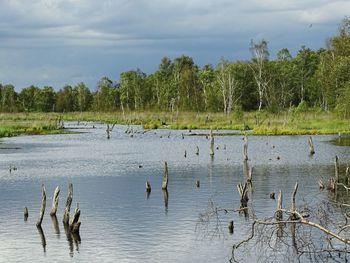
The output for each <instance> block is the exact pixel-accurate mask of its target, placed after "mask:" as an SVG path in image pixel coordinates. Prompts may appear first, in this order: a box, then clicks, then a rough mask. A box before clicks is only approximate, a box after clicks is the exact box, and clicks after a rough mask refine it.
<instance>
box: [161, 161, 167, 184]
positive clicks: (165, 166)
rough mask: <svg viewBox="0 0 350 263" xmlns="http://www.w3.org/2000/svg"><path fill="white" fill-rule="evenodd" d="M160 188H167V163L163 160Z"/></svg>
mask: <svg viewBox="0 0 350 263" xmlns="http://www.w3.org/2000/svg"><path fill="white" fill-rule="evenodd" d="M162 189H163V190H167V189H168V163H167V162H164V176H163V182H162Z"/></svg>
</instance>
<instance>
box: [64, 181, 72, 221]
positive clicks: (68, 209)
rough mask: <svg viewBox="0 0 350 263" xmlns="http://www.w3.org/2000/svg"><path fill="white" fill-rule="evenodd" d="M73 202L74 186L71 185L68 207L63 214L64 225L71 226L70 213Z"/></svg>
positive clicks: (69, 187)
mask: <svg viewBox="0 0 350 263" xmlns="http://www.w3.org/2000/svg"><path fill="white" fill-rule="evenodd" d="M72 201H73V184H72V183H70V184H69V186H68V196H67V201H66V206H65V208H64V213H63V224H65V225H69V212H70V207H71V205H72Z"/></svg>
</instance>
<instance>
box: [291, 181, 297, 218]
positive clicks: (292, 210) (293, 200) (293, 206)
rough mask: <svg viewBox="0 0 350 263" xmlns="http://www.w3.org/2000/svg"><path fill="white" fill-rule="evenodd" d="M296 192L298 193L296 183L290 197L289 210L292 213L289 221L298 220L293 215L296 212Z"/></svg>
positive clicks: (295, 215)
mask: <svg viewBox="0 0 350 263" xmlns="http://www.w3.org/2000/svg"><path fill="white" fill-rule="evenodd" d="M297 191H298V182H296V183H295V186H294V191H293V193H292V197H291V205H290V210H291V212H292V214H291V216H290V219H291V220H297V219H298V216H297V214H296V213H295V211H296V208H295V195H296V193H297Z"/></svg>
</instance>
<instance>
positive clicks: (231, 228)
mask: <svg viewBox="0 0 350 263" xmlns="http://www.w3.org/2000/svg"><path fill="white" fill-rule="evenodd" d="M233 228H234V226H233V220H230V221H229V222H228V231H229V232H230V234H233Z"/></svg>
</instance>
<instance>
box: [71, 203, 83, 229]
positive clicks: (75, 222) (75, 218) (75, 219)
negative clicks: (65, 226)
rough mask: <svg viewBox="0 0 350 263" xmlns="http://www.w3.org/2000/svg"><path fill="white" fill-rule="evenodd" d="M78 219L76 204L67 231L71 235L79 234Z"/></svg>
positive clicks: (78, 210) (78, 212)
mask: <svg viewBox="0 0 350 263" xmlns="http://www.w3.org/2000/svg"><path fill="white" fill-rule="evenodd" d="M79 217H80V209H79V204H77V207H76V208H75V210H74V214H73V218H72V221H71V223H70V225H69V230H70V232H71V233H73V234H74V233H79V229H80V224H81V223H80V222H79Z"/></svg>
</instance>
